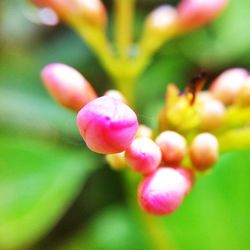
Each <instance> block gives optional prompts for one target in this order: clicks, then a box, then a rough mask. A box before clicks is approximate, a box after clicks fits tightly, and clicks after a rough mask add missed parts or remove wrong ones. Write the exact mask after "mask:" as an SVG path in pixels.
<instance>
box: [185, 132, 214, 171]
mask: <svg viewBox="0 0 250 250" xmlns="http://www.w3.org/2000/svg"><path fill="white" fill-rule="evenodd" d="M189 155H190V158H191V161H192V163H193V165H194V167H195V168H196V169H197V170H200V171H204V170H207V169H209V168H211V166H212V165H213V164H214V163H215V162H216V161H217V158H218V141H217V139H216V137H215V136H213V135H212V134H209V133H202V134H199V135H197V136H196V137H195V138H194V140H193V142H192V144H191V146H190V149H189Z"/></svg>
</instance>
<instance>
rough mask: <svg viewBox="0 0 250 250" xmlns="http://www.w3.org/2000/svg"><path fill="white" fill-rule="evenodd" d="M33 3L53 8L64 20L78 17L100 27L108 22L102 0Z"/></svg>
mask: <svg viewBox="0 0 250 250" xmlns="http://www.w3.org/2000/svg"><path fill="white" fill-rule="evenodd" d="M33 3H35V4H36V5H38V6H40V7H49V8H52V9H53V10H54V11H56V13H57V14H58V15H59V16H60V17H61V18H62V20H64V21H69V20H73V19H75V18H76V19H78V20H83V21H85V22H87V23H88V24H90V25H94V26H96V27H99V28H104V27H105V26H106V23H107V13H106V9H105V7H104V5H103V3H102V1H100V0H33Z"/></svg>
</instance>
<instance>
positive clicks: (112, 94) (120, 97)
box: [104, 89, 127, 104]
mask: <svg viewBox="0 0 250 250" xmlns="http://www.w3.org/2000/svg"><path fill="white" fill-rule="evenodd" d="M104 96H109V97H113V98H115V99H117V100H119V101H121V102H124V103H126V104H127V100H126V98H125V96H124V95H123V94H122V93H121V92H120V91H118V90H115V89H110V90H108V91H106V92H105V93H104Z"/></svg>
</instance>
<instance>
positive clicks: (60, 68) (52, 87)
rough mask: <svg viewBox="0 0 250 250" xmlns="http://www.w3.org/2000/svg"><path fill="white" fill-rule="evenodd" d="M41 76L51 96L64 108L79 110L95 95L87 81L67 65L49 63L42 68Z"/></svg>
mask: <svg viewBox="0 0 250 250" xmlns="http://www.w3.org/2000/svg"><path fill="white" fill-rule="evenodd" d="M41 78H42V80H43V83H44V85H45V87H46V88H47V90H48V91H49V93H50V94H51V96H52V97H53V98H54V99H55V100H56V101H57V102H58V103H60V104H61V105H63V106H64V107H66V108H69V109H72V110H75V111H79V110H80V109H81V108H82V107H83V106H84V105H86V104H87V103H88V102H90V101H92V100H93V99H95V98H96V97H97V94H96V92H95V91H94V89H93V88H92V87H91V85H90V84H89V82H88V81H87V80H86V79H85V78H84V77H83V76H82V75H81V74H80V73H79V72H78V71H77V70H75V69H74V68H72V67H70V66H68V65H65V64H61V63H52V64H49V65H47V66H46V67H45V68H44V69H43V70H42V72H41Z"/></svg>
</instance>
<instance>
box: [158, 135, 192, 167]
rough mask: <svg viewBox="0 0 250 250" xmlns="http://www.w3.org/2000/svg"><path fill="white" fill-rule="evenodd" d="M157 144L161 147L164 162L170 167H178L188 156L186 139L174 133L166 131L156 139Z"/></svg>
mask: <svg viewBox="0 0 250 250" xmlns="http://www.w3.org/2000/svg"><path fill="white" fill-rule="evenodd" d="M155 141H156V143H157V144H158V145H159V147H160V149H161V152H162V157H163V160H164V162H165V163H166V164H169V165H178V164H179V163H180V162H181V161H182V160H183V158H184V156H185V154H186V147H187V143H186V139H185V138H184V137H183V136H182V135H180V134H178V133H176V132H174V131H164V132H162V133H161V134H159V135H158V137H157V138H156V140H155Z"/></svg>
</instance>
